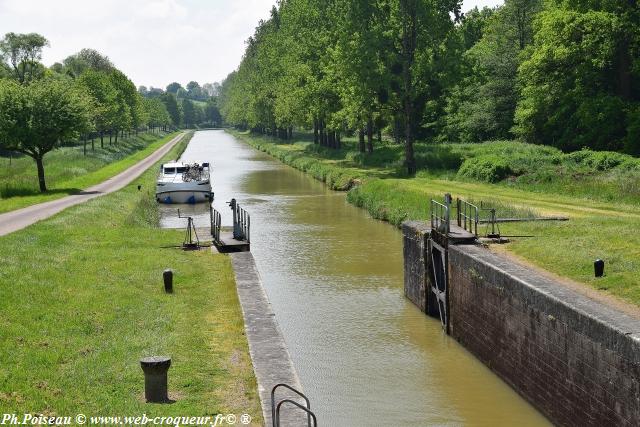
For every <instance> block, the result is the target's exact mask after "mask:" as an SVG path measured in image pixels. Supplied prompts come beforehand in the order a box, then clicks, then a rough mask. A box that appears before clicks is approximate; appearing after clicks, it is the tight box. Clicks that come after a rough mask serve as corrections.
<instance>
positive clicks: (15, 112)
mask: <svg viewBox="0 0 640 427" xmlns="http://www.w3.org/2000/svg"><path fill="white" fill-rule="evenodd" d="M89 109H90V101H89V100H88V99H87V97H86V95H85V94H84V93H83V91H82V90H79V88H78V87H77V86H75V85H74V84H73V83H71V82H68V81H64V80H53V79H42V80H39V81H35V82H33V83H31V84H29V85H27V86H20V85H19V84H17V83H15V82H12V81H10V80H2V81H0V144H1V145H2V147H3V148H5V149H7V150H11V151H16V152H19V153H23V154H25V155H27V156H30V157H32V158H33V159H34V161H35V162H36V167H37V170H38V183H39V187H40V191H41V192H45V191H47V185H46V180H45V172H44V161H43V159H44V156H45V154H47V153H48V152H50V151H51V150H54V149H55V148H57V147H58V146H59V145H60V144H61V143H62V142H63V141H65V140H68V139H71V138H75V137H77V136H78V135H79V134H80V133H82V132H85V131H86V130H87V129H89V125H90V124H89V121H90V115H89Z"/></svg>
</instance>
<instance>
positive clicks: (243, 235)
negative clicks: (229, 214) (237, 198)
mask: <svg viewBox="0 0 640 427" xmlns="http://www.w3.org/2000/svg"><path fill="white" fill-rule="evenodd" d="M233 219H234V222H233V234H234V236H233V237H234V238H235V239H238V240H246V241H247V243H250V238H251V236H250V234H249V233H250V230H251V217H250V216H249V213H248V212H247V211H245V210H244V209H242V208H241V207H240V205H236V208H235V213H234V215H233Z"/></svg>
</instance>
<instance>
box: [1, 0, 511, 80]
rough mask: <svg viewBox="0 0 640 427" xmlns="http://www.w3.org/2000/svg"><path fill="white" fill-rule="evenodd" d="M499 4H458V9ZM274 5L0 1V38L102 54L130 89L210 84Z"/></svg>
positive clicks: (189, 0) (59, 52) (47, 56)
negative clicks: (18, 36)
mask: <svg viewBox="0 0 640 427" xmlns="http://www.w3.org/2000/svg"><path fill="white" fill-rule="evenodd" d="M502 2H503V0H465V1H464V10H468V9H470V8H472V7H474V6H479V7H482V6H495V5H497V4H501V3H502ZM274 3H275V0H0V33H1V34H0V36H1V35H4V33H7V32H10V31H13V32H19V33H26V32H38V33H40V34H42V35H44V36H45V37H47V38H48V39H49V41H50V43H51V47H49V48H46V49H45V52H44V55H43V61H44V63H45V64H47V65H51V64H53V63H54V62H56V61H61V60H62V59H64V58H65V57H67V56H68V55H70V54H72V53H74V52H77V51H79V50H80V49H82V48H84V47H91V48H94V49H97V50H99V51H100V52H102V53H103V54H105V55H107V56H108V57H109V58H110V59H111V60H112V61H113V62H114V63H115V64H116V66H117V67H118V68H120V69H121V70H122V71H124V72H125V73H126V74H127V75H128V76H129V77H130V78H131V79H132V80H133V81H134V83H136V85H146V86H155V87H162V88H164V87H165V86H166V85H167V84H169V83H171V82H172V81H178V82H180V83H182V84H183V85H184V84H186V83H187V82H189V81H190V80H196V81H198V82H200V83H201V84H202V83H206V82H214V81H220V80H222V79H223V78H224V77H225V76H226V75H227V74H229V73H230V72H231V71H233V70H234V69H235V68H236V67H237V65H238V63H239V62H240V58H241V57H242V52H243V51H244V41H245V40H246V39H247V38H248V37H249V36H250V35H251V34H252V33H253V30H254V28H255V26H256V24H257V22H258V20H260V19H262V18H267V17H268V16H269V10H270V9H271V6H272V4H274Z"/></svg>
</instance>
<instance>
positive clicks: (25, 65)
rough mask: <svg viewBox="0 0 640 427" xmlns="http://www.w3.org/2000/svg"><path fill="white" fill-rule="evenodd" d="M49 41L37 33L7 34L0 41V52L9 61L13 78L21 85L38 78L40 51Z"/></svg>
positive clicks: (39, 72) (39, 73)
mask: <svg viewBox="0 0 640 427" xmlns="http://www.w3.org/2000/svg"><path fill="white" fill-rule="evenodd" d="M45 46H49V41H48V40H47V39H46V38H44V37H43V36H41V35H40V34H37V33H29V34H16V33H7V34H6V35H5V36H4V38H3V39H2V40H0V52H1V54H2V57H3V58H5V60H7V61H9V64H10V66H11V71H12V74H13V77H14V78H15V79H16V80H18V82H20V83H21V84H24V83H28V82H30V81H32V80H35V79H36V78H38V77H40V75H41V73H42V67H41V66H40V60H41V59H42V49H43V48H44V47H45Z"/></svg>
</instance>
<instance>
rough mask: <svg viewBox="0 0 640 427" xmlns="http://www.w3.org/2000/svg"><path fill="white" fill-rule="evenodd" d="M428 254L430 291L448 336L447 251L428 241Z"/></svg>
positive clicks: (430, 240)
mask: <svg viewBox="0 0 640 427" xmlns="http://www.w3.org/2000/svg"><path fill="white" fill-rule="evenodd" d="M429 246H430V247H429V249H430V250H429V252H430V253H431V263H430V264H431V265H430V268H431V273H432V274H431V277H433V283H432V284H431V291H432V292H433V293H434V295H435V296H436V301H437V302H438V314H439V315H440V323H441V324H442V329H443V330H444V331H445V332H446V333H447V334H449V292H447V288H448V286H449V272H448V271H447V270H448V268H447V267H448V265H449V251H448V250H447V248H446V247H444V246H441V245H439V244H438V243H436V242H435V241H434V240H433V239H429Z"/></svg>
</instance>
